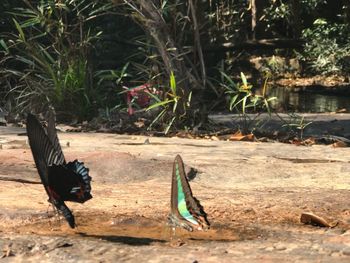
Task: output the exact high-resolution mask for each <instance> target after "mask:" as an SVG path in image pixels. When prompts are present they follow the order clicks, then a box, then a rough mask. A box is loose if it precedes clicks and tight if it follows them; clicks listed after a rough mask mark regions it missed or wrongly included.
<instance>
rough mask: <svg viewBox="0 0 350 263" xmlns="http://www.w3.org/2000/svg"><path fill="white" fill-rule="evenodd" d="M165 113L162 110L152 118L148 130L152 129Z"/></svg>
mask: <svg viewBox="0 0 350 263" xmlns="http://www.w3.org/2000/svg"><path fill="white" fill-rule="evenodd" d="M165 112H166V109H164V110H162V111H161V112H160V113H159V114H158V115H157V117H155V118H154V120H153V121H152V122H151V124H150V125H149V126H148V128H147V129H148V130H149V129H151V128H152V126H153V124H155V123H156V122H157V121H158V120H159V118H160V117H162V116H163V115H164V113H165Z"/></svg>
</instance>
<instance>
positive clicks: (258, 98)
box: [221, 72, 276, 134]
mask: <svg viewBox="0 0 350 263" xmlns="http://www.w3.org/2000/svg"><path fill="white" fill-rule="evenodd" d="M221 74H222V76H223V81H222V84H221V85H222V86H223V88H224V89H225V90H226V92H225V93H226V94H227V95H228V97H229V110H230V111H234V112H236V113H237V114H238V115H239V118H240V120H241V127H240V129H241V132H242V133H243V134H247V133H250V132H251V131H252V129H251V125H252V124H253V123H255V120H256V118H257V117H258V116H259V114H260V113H261V112H263V111H267V112H268V113H269V115H270V114H271V106H270V103H271V101H273V100H275V99H276V97H268V96H267V95H266V94H267V83H268V78H266V79H265V81H264V84H263V87H262V95H257V94H254V93H253V91H252V88H253V86H252V85H249V84H248V81H247V78H246V76H245V75H244V73H243V72H241V81H242V83H240V84H236V83H235V82H234V81H233V80H232V78H230V77H229V76H228V75H227V74H226V73H224V72H221ZM249 113H258V114H255V115H253V118H252V117H251V116H250V115H249Z"/></svg>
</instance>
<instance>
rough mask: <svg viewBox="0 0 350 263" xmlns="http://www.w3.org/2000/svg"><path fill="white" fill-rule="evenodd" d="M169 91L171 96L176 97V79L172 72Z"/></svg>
mask: <svg viewBox="0 0 350 263" xmlns="http://www.w3.org/2000/svg"><path fill="white" fill-rule="evenodd" d="M170 89H171V92H172V94H173V95H176V79H175V75H174V72H171V73H170Z"/></svg>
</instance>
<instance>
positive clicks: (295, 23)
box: [291, 0, 301, 39]
mask: <svg viewBox="0 0 350 263" xmlns="http://www.w3.org/2000/svg"><path fill="white" fill-rule="evenodd" d="M291 10H292V28H293V38H294V39H299V38H300V36H301V23H300V22H301V21H300V0H291Z"/></svg>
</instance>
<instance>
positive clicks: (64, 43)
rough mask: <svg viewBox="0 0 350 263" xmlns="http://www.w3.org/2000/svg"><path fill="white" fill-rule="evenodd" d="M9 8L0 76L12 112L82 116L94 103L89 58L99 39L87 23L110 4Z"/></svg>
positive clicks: (71, 0) (68, 2)
mask: <svg viewBox="0 0 350 263" xmlns="http://www.w3.org/2000/svg"><path fill="white" fill-rule="evenodd" d="M24 2H25V3H26V7H25V8H15V9H14V10H11V12H10V14H11V15H12V21H13V24H14V31H12V32H7V33H4V34H2V37H3V38H2V41H1V46H2V48H3V50H4V52H5V53H6V59H3V60H2V64H1V66H2V67H3V70H2V71H1V76H2V77H5V78H6V79H8V80H9V81H8V83H11V85H10V87H9V88H8V94H9V96H12V97H14V98H16V102H17V109H18V110H19V111H26V110H28V109H36V110H43V109H45V108H46V107H47V106H45V105H47V104H50V105H53V106H54V107H55V108H56V111H57V112H58V113H64V114H71V115H72V116H75V117H78V118H80V119H83V118H88V117H89V116H91V114H92V111H94V106H95V104H96V103H97V102H98V100H99V98H98V93H97V91H96V90H95V89H94V85H93V82H92V79H93V78H92V74H93V72H92V70H91V63H90V60H89V55H90V54H91V51H92V46H93V44H94V42H95V41H97V40H98V39H99V36H100V34H101V32H100V31H98V30H94V28H93V27H92V25H91V23H90V21H91V20H93V19H94V18H95V17H96V16H98V15H99V14H101V13H103V12H104V11H105V10H106V9H107V8H108V6H109V5H110V4H105V3H98V1H88V0H83V1H77V0H64V1H60V2H57V1H53V0H50V1H40V2H38V3H35V4H34V3H33V4H32V3H30V2H29V1H24ZM15 31H16V32H15Z"/></svg>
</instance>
